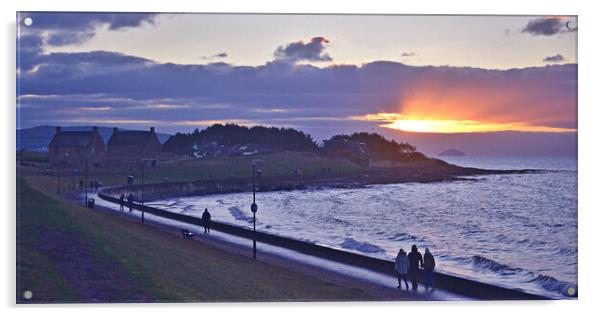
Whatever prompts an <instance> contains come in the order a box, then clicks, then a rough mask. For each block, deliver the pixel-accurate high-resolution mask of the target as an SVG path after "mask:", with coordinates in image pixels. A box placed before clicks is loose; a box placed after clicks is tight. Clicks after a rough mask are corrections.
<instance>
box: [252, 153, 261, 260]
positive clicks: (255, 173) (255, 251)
mask: <svg viewBox="0 0 602 316" xmlns="http://www.w3.org/2000/svg"><path fill="white" fill-rule="evenodd" d="M251 165H252V166H253V204H251V212H253V259H255V260H256V259H257V238H256V229H255V213H257V204H256V203H255V191H256V186H255V178H256V177H257V175H259V174H261V173H262V171H261V170H257V161H255V160H253V163H251Z"/></svg>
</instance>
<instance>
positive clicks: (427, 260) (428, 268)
mask: <svg viewBox="0 0 602 316" xmlns="http://www.w3.org/2000/svg"><path fill="white" fill-rule="evenodd" d="M434 274H435V257H433V254H432V253H431V252H430V250H429V249H428V248H426V249H425V250H424V288H425V289H426V290H428V289H429V287H430V288H431V290H434V289H435V279H434Z"/></svg>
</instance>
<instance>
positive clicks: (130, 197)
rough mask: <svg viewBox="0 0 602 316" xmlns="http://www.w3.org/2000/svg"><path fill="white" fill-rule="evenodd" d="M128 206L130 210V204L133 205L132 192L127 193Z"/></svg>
mask: <svg viewBox="0 0 602 316" xmlns="http://www.w3.org/2000/svg"><path fill="white" fill-rule="evenodd" d="M128 206H129V207H130V212H131V211H132V206H134V194H132V192H130V194H129V195H128Z"/></svg>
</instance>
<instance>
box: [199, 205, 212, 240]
mask: <svg viewBox="0 0 602 316" xmlns="http://www.w3.org/2000/svg"><path fill="white" fill-rule="evenodd" d="M201 221H202V222H203V227H204V228H205V234H209V232H210V229H211V213H209V211H208V210H207V209H205V211H204V212H203V216H202V217H201Z"/></svg>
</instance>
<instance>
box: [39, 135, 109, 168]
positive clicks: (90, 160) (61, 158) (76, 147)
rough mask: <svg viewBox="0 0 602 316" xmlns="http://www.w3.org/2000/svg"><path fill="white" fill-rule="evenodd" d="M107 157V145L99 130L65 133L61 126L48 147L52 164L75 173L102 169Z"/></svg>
mask: <svg viewBox="0 0 602 316" xmlns="http://www.w3.org/2000/svg"><path fill="white" fill-rule="evenodd" d="M105 155H106V147H105V143H104V141H103V139H102V137H101V136H100V134H98V128H97V127H93V129H92V131H63V130H62V128H61V127H60V126H58V127H57V128H56V133H55V134H54V137H53V138H52V140H51V141H50V144H49V145H48V158H49V160H50V164H51V165H52V166H53V167H56V168H71V169H74V171H81V170H84V168H85V167H86V163H87V165H88V168H93V169H99V168H102V166H103V163H104V159H105Z"/></svg>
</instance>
